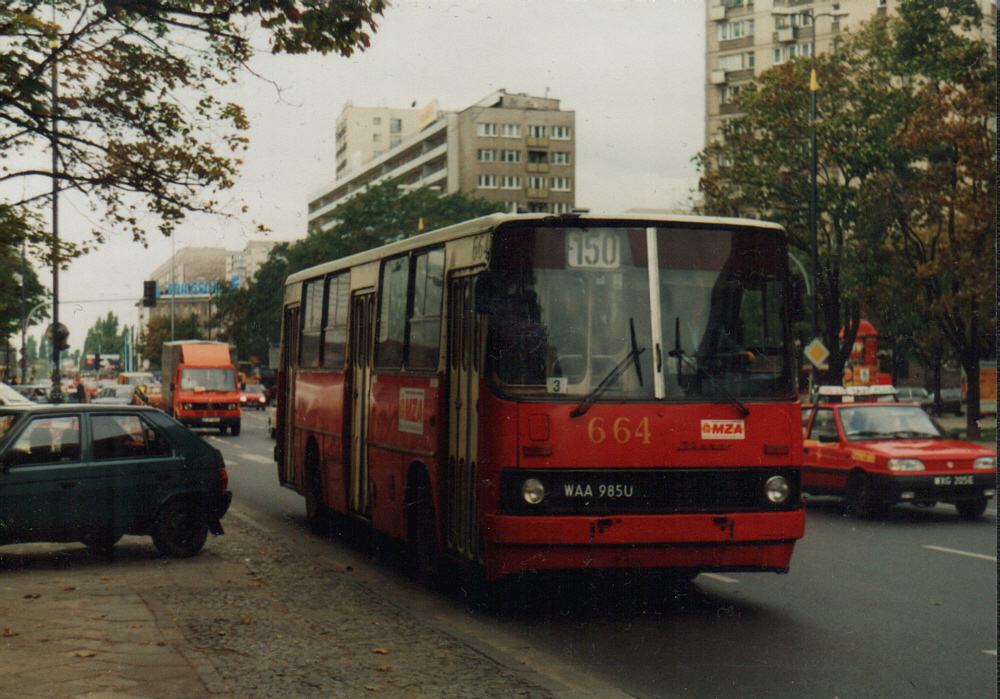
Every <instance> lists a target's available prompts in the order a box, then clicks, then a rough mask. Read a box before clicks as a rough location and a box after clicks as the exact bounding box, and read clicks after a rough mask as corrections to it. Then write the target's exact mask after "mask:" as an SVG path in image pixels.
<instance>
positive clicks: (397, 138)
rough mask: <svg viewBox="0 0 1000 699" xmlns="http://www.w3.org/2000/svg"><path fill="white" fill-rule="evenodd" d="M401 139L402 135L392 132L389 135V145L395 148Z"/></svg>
mask: <svg viewBox="0 0 1000 699" xmlns="http://www.w3.org/2000/svg"><path fill="white" fill-rule="evenodd" d="M402 140H403V137H402V136H400V135H399V134H393V135H392V136H389V147H390V148H395V147H396V146H398V145H399V144H400V142H402Z"/></svg>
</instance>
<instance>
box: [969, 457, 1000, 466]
mask: <svg viewBox="0 0 1000 699" xmlns="http://www.w3.org/2000/svg"><path fill="white" fill-rule="evenodd" d="M996 467H997V457H995V456H980V457H979V458H978V459H976V460H975V461H973V462H972V468H996Z"/></svg>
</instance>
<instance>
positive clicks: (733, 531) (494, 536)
mask: <svg viewBox="0 0 1000 699" xmlns="http://www.w3.org/2000/svg"><path fill="white" fill-rule="evenodd" d="M804 533H805V506H804V504H803V507H802V508H800V509H798V510H794V511H791V512H751V513H728V514H671V515H621V516H610V517H586V516H584V517H572V516H570V517H564V516H549V517H525V516H504V515H492V516H487V517H486V521H485V529H484V532H483V540H484V547H485V551H484V553H485V554H486V555H485V559H486V575H487V577H489V578H496V577H500V576H503V575H509V574H512V573H518V572H524V571H530V570H559V569H583V568H669V569H682V570H686V571H720V572H721V571H773V572H779V573H784V572H787V571H788V567H789V563H790V561H791V557H792V550H793V549H794V547H795V542H796V541H797V540H798V539H801V538H802V536H803V534H804Z"/></svg>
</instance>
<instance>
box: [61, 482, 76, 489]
mask: <svg viewBox="0 0 1000 699" xmlns="http://www.w3.org/2000/svg"><path fill="white" fill-rule="evenodd" d="M76 483H77V482H76V481H60V482H59V485H60V486H61V487H62V489H63V490H69V489H70V488H75V487H76Z"/></svg>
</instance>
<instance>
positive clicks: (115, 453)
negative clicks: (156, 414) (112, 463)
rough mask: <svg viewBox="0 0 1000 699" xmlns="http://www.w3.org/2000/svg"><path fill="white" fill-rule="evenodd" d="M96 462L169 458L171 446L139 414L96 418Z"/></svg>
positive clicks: (93, 419) (93, 421)
mask: <svg viewBox="0 0 1000 699" xmlns="http://www.w3.org/2000/svg"><path fill="white" fill-rule="evenodd" d="M90 424H91V428H92V429H93V431H94V447H93V448H94V459H95V460H98V461H105V460H110V459H138V458H142V457H148V456H167V455H169V454H170V453H171V447H170V443H169V442H167V441H166V440H165V439H164V438H163V437H162V435H160V434H159V433H158V432H157V431H156V430H154V429H153V428H151V427H150V426H149V425H148V424H146V423H145V422H144V421H143V420H141V419H140V418H139V416H138V415H94V416H92V418H91V423H90Z"/></svg>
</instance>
